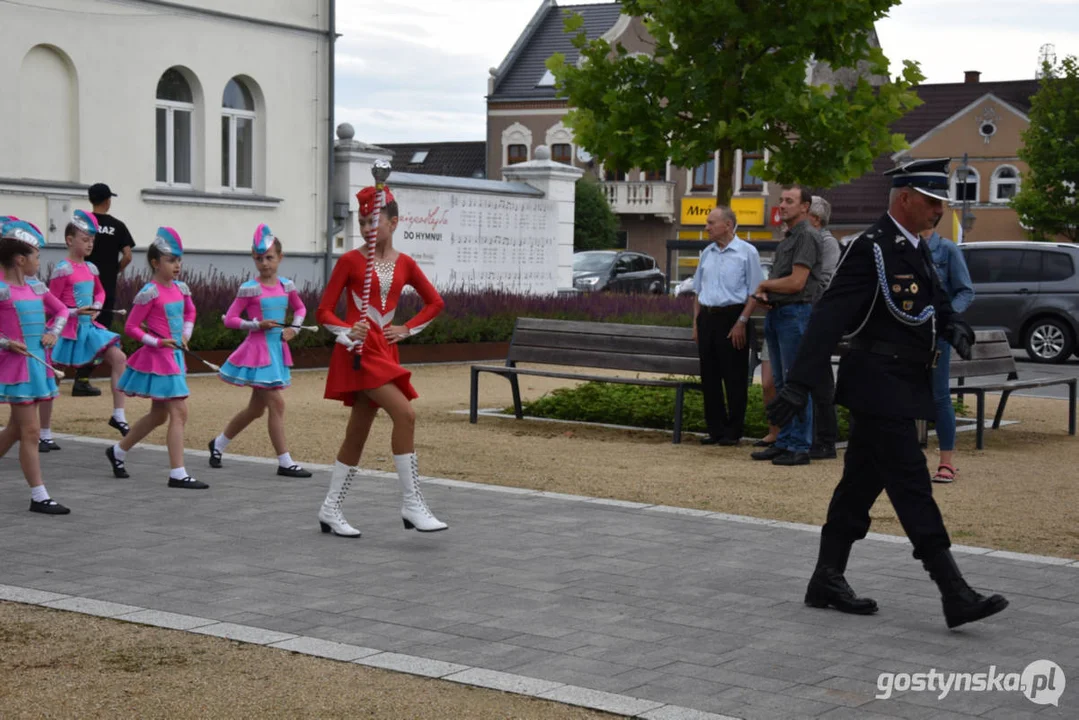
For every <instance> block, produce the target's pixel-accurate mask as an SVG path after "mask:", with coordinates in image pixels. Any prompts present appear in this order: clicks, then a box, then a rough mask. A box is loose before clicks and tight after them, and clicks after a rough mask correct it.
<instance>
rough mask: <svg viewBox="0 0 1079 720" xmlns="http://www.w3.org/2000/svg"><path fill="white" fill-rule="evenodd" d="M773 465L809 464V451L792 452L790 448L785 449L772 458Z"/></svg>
mask: <svg viewBox="0 0 1079 720" xmlns="http://www.w3.org/2000/svg"><path fill="white" fill-rule="evenodd" d="M772 464H773V465H785V466H791V465H808V464H809V453H804V452H792V451H790V450H785V451H783V454H782V455H778V456H776V457H774V458H772Z"/></svg>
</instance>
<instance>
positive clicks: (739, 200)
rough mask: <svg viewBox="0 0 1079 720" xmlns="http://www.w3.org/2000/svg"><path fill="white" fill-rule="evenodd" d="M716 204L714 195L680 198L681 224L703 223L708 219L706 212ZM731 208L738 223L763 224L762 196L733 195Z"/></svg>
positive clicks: (740, 224) (745, 224)
mask: <svg viewBox="0 0 1079 720" xmlns="http://www.w3.org/2000/svg"><path fill="white" fill-rule="evenodd" d="M715 206H716V199H715V198H714V197H687V198H682V224H683V225H704V223H705V221H706V220H708V213H710V212H712V210H713V209H714V208H715ZM731 210H734V214H735V215H737V216H738V225H739V226H742V227H745V226H757V227H759V226H762V225H764V219H765V218H764V198H763V197H735V198H731Z"/></svg>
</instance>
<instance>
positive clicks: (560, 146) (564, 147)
mask: <svg viewBox="0 0 1079 720" xmlns="http://www.w3.org/2000/svg"><path fill="white" fill-rule="evenodd" d="M551 159H552V160H554V161H555V162H558V163H564V164H566V165H572V164H573V149H572V148H571V146H570V144H569V143H555V144H554V145H552V146H551Z"/></svg>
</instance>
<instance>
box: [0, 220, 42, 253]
mask: <svg viewBox="0 0 1079 720" xmlns="http://www.w3.org/2000/svg"><path fill="white" fill-rule="evenodd" d="M0 238H3V239H4V240H21V241H22V242H24V243H26V244H27V245H32V246H33V247H36V248H43V247H45V236H44V235H42V234H41V231H40V230H38V228H37V225H34V223H32V222H27V221H25V220H8V221H7V222H6V223H4V225H3V227H0Z"/></svg>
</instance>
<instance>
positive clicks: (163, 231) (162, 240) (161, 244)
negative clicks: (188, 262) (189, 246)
mask: <svg viewBox="0 0 1079 720" xmlns="http://www.w3.org/2000/svg"><path fill="white" fill-rule="evenodd" d="M152 245H154V247H156V248H157V249H158V250H160V251H161V252H162V253H164V254H165V255H172V256H173V257H183V255H184V243H183V241H181V240H180V233H178V232H176V231H175V230H173V229H172V228H170V227H159V228H158V229H157V235H155V236H154V241H153V243H152Z"/></svg>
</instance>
